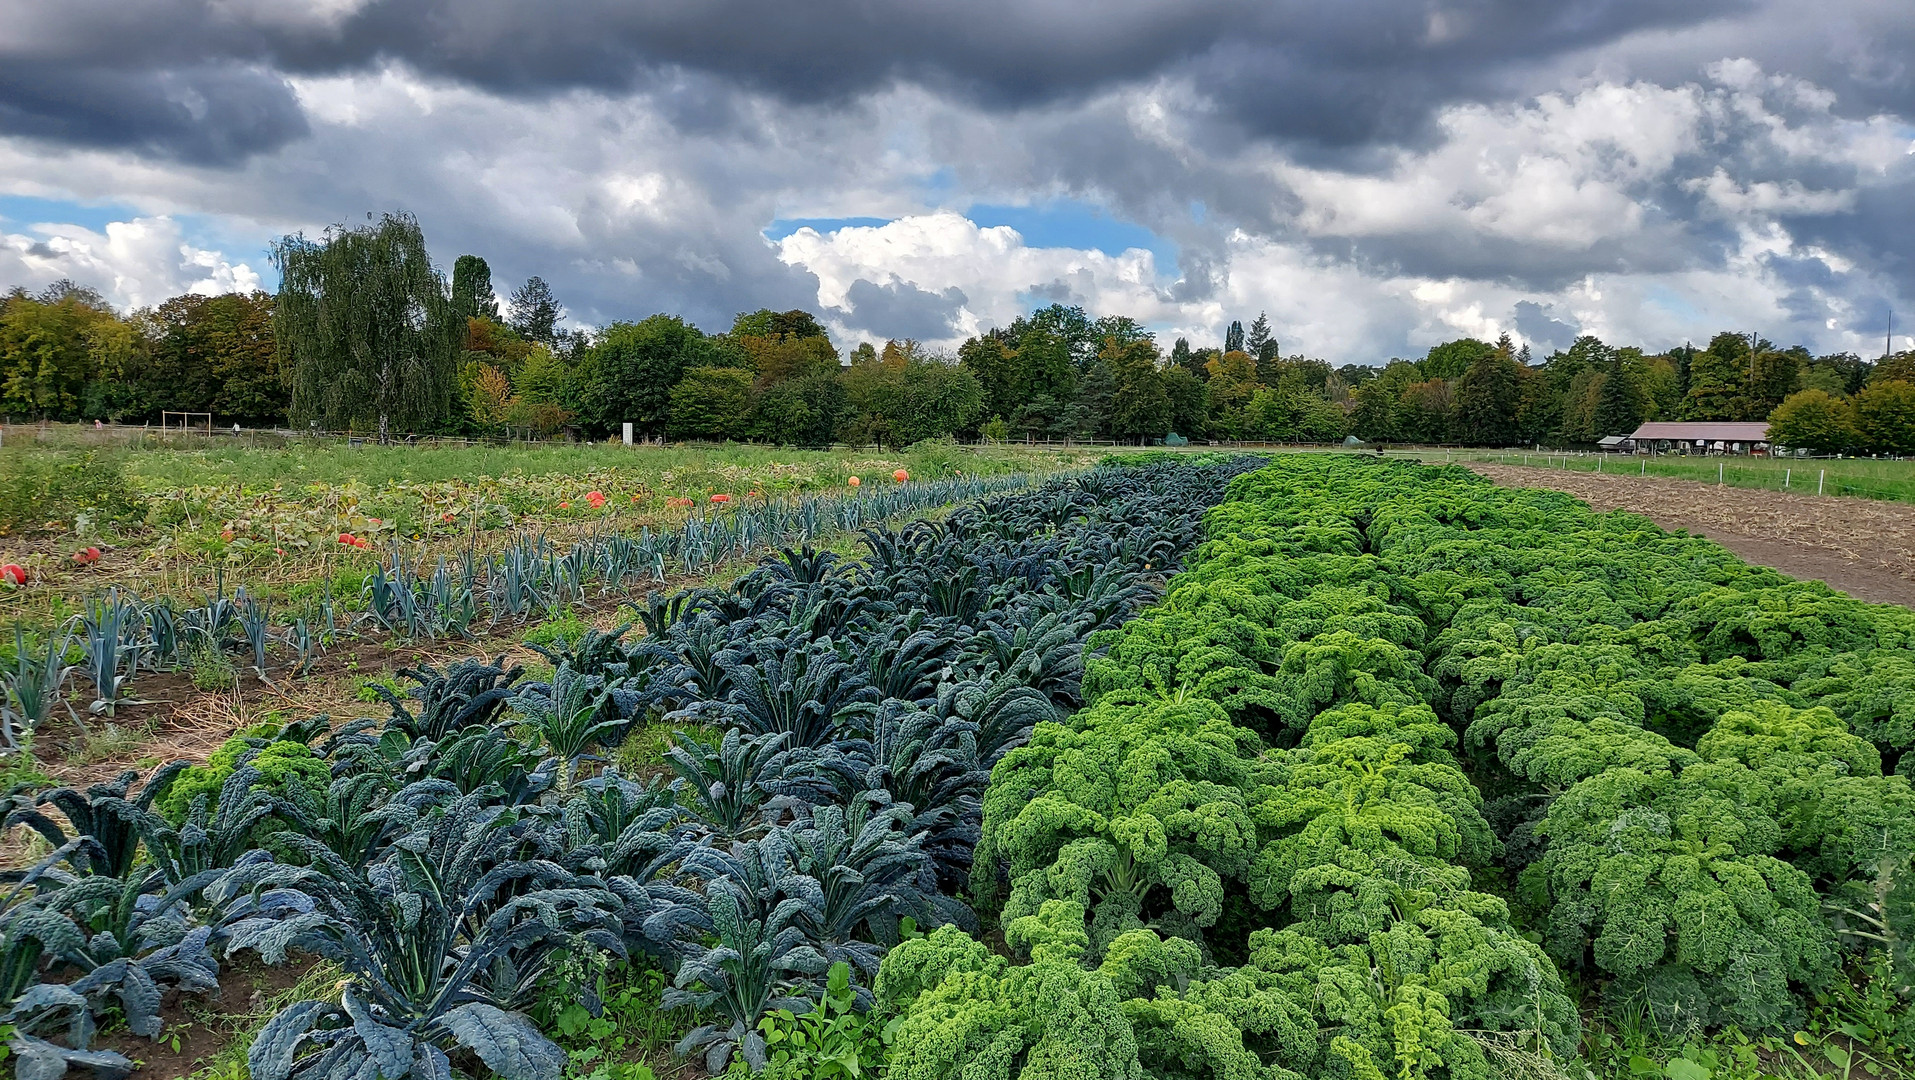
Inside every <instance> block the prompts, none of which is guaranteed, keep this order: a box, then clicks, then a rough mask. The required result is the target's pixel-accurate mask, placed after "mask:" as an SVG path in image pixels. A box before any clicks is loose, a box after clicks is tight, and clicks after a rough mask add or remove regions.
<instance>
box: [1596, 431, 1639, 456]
mask: <svg viewBox="0 0 1915 1080" xmlns="http://www.w3.org/2000/svg"><path fill="white" fill-rule="evenodd" d="M1635 448H1636V440H1634V439H1632V438H1630V437H1629V436H1627V435H1604V436H1603V437H1602V438H1600V439H1597V440H1596V449H1598V450H1607V451H1609V452H1610V453H1612V454H1627V453H1630V452H1631V451H1633V450H1635Z"/></svg>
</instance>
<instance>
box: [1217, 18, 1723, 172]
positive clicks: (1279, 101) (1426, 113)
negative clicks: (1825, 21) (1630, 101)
mask: <svg viewBox="0 0 1915 1080" xmlns="http://www.w3.org/2000/svg"><path fill="white" fill-rule="evenodd" d="M1753 6H1754V5H1753V4H1752V3H1750V2H1748V0H1691V2H1688V3H1680V4H1671V3H1668V2H1666V0H1580V2H1577V0H1572V2H1567V3H1536V2H1535V0H1461V2H1457V3H1450V4H1444V5H1433V4H1420V3H1402V2H1398V0H1345V2H1343V3H1336V4H1317V3H1310V4H1308V5H1307V6H1306V5H1305V4H1300V3H1280V4H1274V5H1267V6H1265V7H1264V8H1263V9H1262V10H1261V11H1260V13H1259V14H1258V15H1257V16H1255V17H1254V18H1253V20H1252V21H1251V24H1250V26H1248V27H1246V28H1243V31H1242V32H1240V33H1237V34H1233V35H1231V36H1230V37H1228V38H1226V39H1224V40H1221V41H1219V42H1218V43H1217V45H1216V46H1215V47H1214V48H1213V50H1212V52H1211V55H1209V56H1208V57H1206V58H1205V61H1204V63H1202V64H1199V65H1196V66H1195V67H1194V68H1193V72H1194V74H1195V75H1196V78H1197V85H1198V87H1199V89H1201V90H1203V91H1205V92H1206V93H1207V94H1208V95H1209V97H1210V98H1211V99H1212V100H1213V101H1215V102H1217V104H1218V108H1219V110H1220V111H1221V112H1222V113H1223V114H1225V115H1228V116H1231V117H1234V118H1235V119H1237V120H1238V121H1240V122H1241V123H1242V124H1243V125H1244V126H1245V127H1246V128H1248V129H1249V130H1250V131H1252V132H1253V133H1255V134H1259V135H1267V136H1273V137H1276V138H1279V139H1283V140H1288V141H1294V142H1296V143H1299V144H1302V145H1301V148H1302V149H1306V150H1307V149H1309V148H1313V147H1314V148H1317V149H1319V150H1322V149H1328V150H1333V151H1340V150H1347V149H1349V148H1353V147H1363V146H1366V145H1368V144H1372V143H1377V142H1412V141H1416V140H1417V139H1418V137H1419V136H1421V135H1424V134H1426V131H1427V129H1426V124H1427V121H1428V120H1429V118H1430V117H1431V116H1432V115H1433V114H1434V112H1435V110H1437V109H1439V108H1441V107H1442V106H1444V105H1449V104H1453V103H1455V102H1458V101H1484V100H1492V99H1497V98H1504V97H1507V96H1509V95H1510V93H1511V91H1512V90H1513V89H1515V88H1516V86H1517V84H1518V77H1519V76H1520V75H1521V74H1522V73H1525V72H1528V71H1530V70H1532V69H1534V68H1536V67H1539V66H1541V65H1544V64H1547V63H1548V62H1549V61H1550V60H1553V59H1555V58H1557V57H1561V56H1566V55H1570V54H1575V53H1579V52H1582V51H1584V50H1587V49H1590V48H1594V47H1596V46H1599V45H1602V44H1605V43H1608V42H1612V41H1615V40H1617V39H1619V38H1622V37H1624V36H1625V35H1629V34H1632V33H1637V32H1641V31H1650V30H1661V29H1669V28H1674V27H1679V26H1685V25H1690V24H1694V23H1699V22H1703V21H1705V20H1708V19H1711V18H1714V17H1716V16H1719V15H1724V14H1728V13H1731V12H1738V11H1746V10H1748V9H1750V8H1751V7H1753Z"/></svg>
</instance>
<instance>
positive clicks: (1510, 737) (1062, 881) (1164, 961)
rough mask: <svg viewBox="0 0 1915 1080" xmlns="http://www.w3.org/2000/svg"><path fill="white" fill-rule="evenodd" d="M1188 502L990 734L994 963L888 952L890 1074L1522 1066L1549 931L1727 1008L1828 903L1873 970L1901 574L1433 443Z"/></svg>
mask: <svg viewBox="0 0 1915 1080" xmlns="http://www.w3.org/2000/svg"><path fill="white" fill-rule="evenodd" d="M1208 523H1209V527H1210V531H1211V537H1212V538H1211V539H1210V540H1209V541H1208V542H1207V543H1206V544H1205V545H1204V547H1203V548H1202V549H1201V554H1200V558H1199V560H1198V561H1197V563H1196V565H1195V566H1194V567H1193V568H1192V569H1190V570H1188V571H1186V572H1184V573H1182V574H1180V575H1178V576H1177V577H1176V578H1175V579H1173V581H1172V582H1171V585H1170V587H1169V590H1168V593H1167V595H1166V597H1165V599H1164V600H1163V601H1162V602H1161V603H1160V604H1158V605H1156V606H1155V607H1154V608H1152V609H1150V610H1148V611H1146V612H1144V613H1142V614H1140V615H1139V616H1138V617H1136V618H1134V619H1132V620H1130V621H1129V622H1127V623H1126V624H1124V626H1123V627H1122V628H1121V629H1120V630H1117V631H1115V632H1113V633H1110V634H1108V635H1105V637H1104V639H1102V640H1103V643H1104V644H1107V645H1108V646H1109V648H1108V652H1107V654H1106V655H1104V656H1103V657H1101V658H1097V659H1094V660H1092V661H1091V663H1090V665H1089V670H1088V672H1087V675H1086V679H1085V695H1086V697H1087V698H1088V699H1089V700H1090V701H1091V704H1090V706H1089V707H1088V708H1087V709H1085V710H1084V711H1082V712H1080V713H1078V714H1077V715H1076V716H1075V717H1073V718H1072V719H1071V720H1070V721H1069V722H1068V723H1065V724H1045V725H1041V726H1040V727H1039V728H1038V729H1037V730H1036V731H1035V733H1034V734H1033V736H1032V738H1031V739H1030V740H1029V742H1028V744H1027V745H1025V746H1024V747H1022V748H1020V749H1017V750H1015V751H1013V752H1011V753H1010V754H1008V755H1007V756H1006V758H1005V760H1004V761H1003V762H1002V763H1001V764H1000V765H999V766H998V768H997V770H996V772H995V773H994V775H993V780H992V784H991V786H990V788H989V789H988V791H987V794H986V796H985V803H984V825H983V834H982V837H981V841H980V844H979V846H978V849H977V858H976V865H975V867H974V877H975V880H976V882H977V885H978V895H979V898H980V899H985V898H987V897H989V896H991V895H992V890H993V886H994V885H998V884H999V883H1000V882H1008V884H1009V886H1010V889H1009V894H1008V896H1007V897H1006V899H1005V900H1004V904H1003V909H1002V917H1003V921H1004V924H1005V928H1006V939H1007V941H1008V942H1009V943H1010V944H1011V945H1012V946H1013V947H1014V948H1018V949H1021V950H1027V951H1029V953H1030V956H1031V960H1032V962H1031V963H1030V964H1028V965H1025V966H1022V967H1012V966H1008V965H1006V964H1005V963H1004V962H1003V961H1002V960H999V959H993V958H991V957H990V956H989V954H988V953H987V952H985V951H984V950H983V949H982V947H981V946H978V945H976V943H974V942H972V941H971V940H970V939H969V938H968V936H966V935H964V934H963V933H962V932H961V931H959V930H957V929H946V930H940V931H938V932H936V933H934V934H933V935H931V937H930V938H928V939H926V940H924V941H920V942H907V943H905V944H904V945H903V946H901V947H900V948H899V949H898V950H895V951H894V952H893V953H892V954H891V955H890V957H888V958H887V959H886V961H885V964H884V967H883V970H882V972H881V974H880V977H879V980H878V984H877V988H876V989H877V993H878V996H879V998H880V999H881V1001H882V1002H883V1003H884V1004H885V1005H886V1006H887V1007H889V1008H892V1009H895V1010H898V1011H899V1012H901V1013H902V1014H903V1016H904V1020H903V1023H902V1025H901V1027H900V1029H899V1034H900V1041H899V1043H898V1045H899V1046H900V1047H901V1048H902V1049H901V1050H900V1051H899V1052H898V1053H897V1055H896V1056H895V1059H894V1063H893V1064H894V1068H893V1074H894V1075H895V1076H898V1077H900V1078H904V1080H931V1078H942V1077H946V1076H952V1075H955V1073H954V1068H955V1066H954V1065H953V1064H952V1063H956V1062H967V1061H987V1062H989V1066H988V1067H987V1068H981V1071H980V1069H973V1070H972V1071H968V1072H966V1073H965V1074H964V1075H965V1076H967V1077H970V1076H973V1075H977V1076H982V1077H999V1076H1002V1077H1013V1076H1022V1077H1024V1078H1026V1080H1038V1078H1050V1077H1070V1076H1078V1075H1106V1076H1145V1075H1148V1076H1152V1077H1162V1078H1171V1077H1198V1076H1216V1077H1224V1076H1229V1077H1291V1076H1294V1075H1297V1074H1302V1075H1313V1076H1314V1075H1338V1076H1351V1077H1364V1078H1370V1077H1375V1076H1379V1075H1381V1073H1382V1072H1385V1071H1387V1072H1390V1073H1392V1074H1394V1075H1397V1076H1400V1077H1405V1078H1410V1077H1422V1076H1448V1077H1452V1078H1461V1077H1481V1076H1487V1075H1491V1074H1492V1073H1494V1072H1502V1071H1508V1070H1510V1069H1512V1068H1514V1069H1519V1070H1527V1071H1531V1072H1535V1071H1537V1070H1547V1069H1548V1068H1550V1067H1552V1064H1551V1063H1552V1062H1553V1063H1562V1062H1564V1061H1566V1060H1567V1059H1569V1058H1571V1057H1572V1056H1573V1054H1574V1053H1575V1049H1576V1045H1577V1035H1578V1030H1579V1022H1578V1017H1577V1013H1576V1010H1575V1008H1574V1006H1573V1004H1572V1003H1571V1002H1570V1001H1569V1000H1568V999H1567V997H1566V996H1565V994H1564V991H1563V987H1562V983H1561V980H1560V978H1559V976H1558V974H1557V972H1558V970H1559V969H1560V968H1562V967H1567V968H1574V969H1579V970H1582V971H1584V972H1586V973H1587V974H1588V976H1589V977H1590V979H1589V981H1593V982H1602V983H1604V984H1605V991H1606V993H1607V994H1609V995H1610V996H1611V997H1612V999H1622V1000H1625V1001H1630V1002H1636V1003H1642V1004H1646V1005H1647V1006H1648V1007H1650V1008H1651V1009H1653V1010H1655V1011H1656V1013H1657V1014H1658V1019H1660V1020H1661V1021H1663V1022H1664V1023H1665V1024H1668V1023H1674V1024H1680V1023H1684V1022H1688V1023H1696V1024H1706V1023H1722V1022H1733V1023H1737V1024H1740V1025H1742V1026H1744V1027H1745V1028H1756V1027H1761V1028H1773V1027H1775V1026H1776V1025H1779V1024H1782V1023H1785V1022H1787V1021H1789V1020H1792V1019H1794V1018H1795V1016H1796V1015H1797V1014H1798V1013H1799V1011H1800V1006H1799V1002H1800V1000H1801V997H1802V992H1803V991H1806V990H1809V989H1812V988H1814V987H1816V986H1818V985H1821V984H1823V983H1825V982H1826V981H1827V980H1828V979H1830V978H1832V977H1834V975H1835V972H1836V966H1837V959H1838V951H1837V950H1838V944H1839V943H1840V941H1841V940H1843V939H1844V938H1846V939H1847V940H1848V941H1849V942H1850V943H1852V944H1853V943H1859V942H1863V941H1866V940H1869V938H1868V935H1871V934H1872V935H1874V936H1875V937H1881V938H1888V939H1890V940H1891V941H1899V942H1901V943H1903V946H1902V947H1903V949H1904V952H1903V955H1901V956H1900V957H1899V958H1898V963H1899V965H1900V966H1899V968H1898V969H1897V970H1899V971H1902V972H1907V971H1909V970H1911V968H1910V965H1909V963H1908V960H1909V958H1908V957H1907V955H1906V952H1905V949H1906V943H1907V942H1908V941H1910V940H1912V939H1915V925H1909V924H1911V923H1915V872H1912V871H1911V867H1910V865H1909V861H1910V858H1911V855H1910V853H1911V852H1915V795H1911V792H1910V789H1909V784H1908V781H1907V779H1906V777H1903V776H1885V775H1884V773H1883V769H1882V764H1883V761H1884V760H1885V759H1887V760H1891V761H1893V760H1896V759H1898V758H1899V760H1900V762H1901V763H1902V767H1903V769H1904V771H1906V769H1907V767H1908V764H1909V761H1910V757H1911V756H1912V755H1910V754H1908V753H1907V751H1908V750H1909V749H1910V743H1911V741H1912V740H1911V738H1910V724H1909V719H1910V712H1912V711H1915V707H1912V706H1911V703H1915V652H1911V651H1910V649H1909V645H1910V644H1911V643H1912V642H1915V615H1911V613H1909V612H1907V611H1905V610H1902V609H1895V608H1882V607H1873V606H1870V605H1865V604H1859V603H1856V602H1854V601H1851V600H1849V599H1847V598H1844V597H1839V596H1836V595H1834V594H1832V593H1831V592H1830V591H1829V590H1828V589H1827V588H1826V587H1824V586H1821V585H1819V584H1813V583H1797V582H1790V581H1788V580H1787V579H1785V578H1782V577H1781V576H1780V575H1777V574H1775V573H1773V572H1772V571H1767V570H1763V569H1759V568H1752V567H1748V566H1746V565H1744V564H1742V563H1741V562H1739V561H1738V560H1736V559H1735V558H1734V557H1733V556H1731V555H1729V554H1728V553H1727V552H1725V551H1723V550H1722V549H1721V548H1719V547H1717V546H1716V545H1713V544H1710V543H1707V542H1706V541H1702V540H1700V539H1696V538H1690V537H1685V536H1679V535H1677V536H1672V535H1670V534H1667V533H1664V532H1662V531H1661V530H1659V529H1656V528H1655V527H1654V526H1653V525H1651V524H1650V523H1648V522H1646V521H1643V520H1641V519H1639V518H1632V517H1628V516H1625V515H1608V516H1602V515H1596V514H1593V513H1592V512H1590V511H1589V509H1588V508H1587V507H1585V506H1582V505H1581V504H1579V503H1576V502H1574V501H1573V500H1570V499H1568V498H1566V497H1562V496H1558V495H1554V494H1550V493H1541V492H1510V491H1502V490H1499V489H1496V488H1493V487H1491V486H1489V485H1488V484H1487V483H1485V482H1484V481H1482V480H1481V479H1480V478H1477V477H1475V476H1473V475H1471V474H1469V473H1467V472H1464V471H1462V470H1441V469H1430V468H1423V467H1417V466H1408V465H1383V464H1379V463H1374V462H1364V461H1359V460H1353V459H1326V458H1292V459H1284V460H1283V461H1282V462H1281V463H1280V464H1276V465H1273V466H1271V467H1270V468H1268V469H1266V470H1263V471H1261V472H1259V473H1257V474H1255V475H1253V476H1250V477H1246V478H1243V479H1240V480H1238V481H1237V482H1236V484H1235V485H1234V486H1233V488H1232V498H1231V499H1230V500H1229V501H1227V502H1226V503H1225V504H1223V505H1222V506H1220V507H1218V508H1217V509H1215V510H1213V511H1212V512H1211V514H1210V515H1209V518H1208ZM1851 726H1852V728H1853V730H1851ZM1856 731H1859V732H1862V733H1863V734H1864V735H1865V736H1866V737H1862V736H1858V735H1857V734H1855V733H1854V732H1856ZM1459 736H1460V737H1461V738H1460V741H1461V742H1462V744H1463V746H1464V747H1465V750H1464V751H1463V752H1464V753H1466V754H1467V755H1468V756H1467V758H1459V757H1458V745H1459ZM1465 764H1467V765H1468V767H1469V770H1470V771H1469V773H1467V774H1466V773H1465V772H1464V771H1463V768H1462V767H1461V766H1463V765H1465ZM1472 776H1473V777H1474V778H1475V780H1476V783H1475V784H1473V783H1472V782H1471V777H1472ZM1477 784H1480V785H1481V786H1482V790H1483V792H1486V793H1487V794H1488V795H1489V796H1491V798H1490V800H1489V801H1488V802H1487V803H1486V802H1485V800H1484V797H1483V794H1482V793H1479V789H1478V786H1477ZM1485 811H1487V813H1486V812H1485ZM1492 822H1493V823H1494V824H1492ZM1510 871H1515V873H1513V874H1512V873H1510ZM1818 894H1819V895H1818ZM1825 903H1826V906H1827V909H1828V910H1829V911H1830V912H1831V913H1832V916H1833V917H1832V920H1829V919H1825V918H1824V905H1825ZM1897 913H1899V914H1897ZM1898 918H1899V919H1900V920H1901V924H1900V925H1898V926H1897V925H1889V924H1890V923H1893V922H1894V921H1895V920H1896V919H1898ZM1532 940H1536V941H1540V942H1542V947H1538V946H1537V945H1534V944H1531V941H1532ZM1902 978H1904V979H1906V975H1903V976H1902ZM1065 999H1067V1000H1068V1001H1069V1002H1071V1007H1070V1008H1061V1007H1060V1006H1059V1004H1058V1003H1059V1001H1060V1000H1065Z"/></svg>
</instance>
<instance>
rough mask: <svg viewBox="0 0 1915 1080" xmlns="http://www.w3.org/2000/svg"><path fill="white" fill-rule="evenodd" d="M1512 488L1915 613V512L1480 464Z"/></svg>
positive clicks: (1825, 498) (1887, 505) (1835, 499)
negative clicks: (1706, 542)
mask: <svg viewBox="0 0 1915 1080" xmlns="http://www.w3.org/2000/svg"><path fill="white" fill-rule="evenodd" d="M1470 468H1472V469H1475V470H1476V471H1477V472H1479V473H1482V474H1483V475H1484V476H1487V477H1489V478H1490V479H1491V480H1494V481H1495V482H1497V483H1498V484H1501V485H1503V486H1505V487H1532V488H1548V489H1550V490H1554V491H1563V492H1568V493H1569V494H1571V495H1574V496H1576V497H1577V498H1579V499H1581V500H1583V501H1584V502H1587V503H1588V504H1589V505H1590V506H1592V507H1594V508H1595V509H1597V510H1603V511H1608V510H1627V511H1629V512H1631V513H1636V514H1641V515H1643V516H1644V517H1646V518H1649V519H1650V520H1651V521H1654V522H1655V523H1656V524H1658V525H1660V526H1662V527H1663V528H1665V529H1671V530H1674V529H1683V530H1687V531H1688V532H1689V533H1690V535H1693V536H1703V537H1707V538H1708V539H1710V540H1714V541H1715V542H1716V543H1718V544H1721V545H1722V546H1723V547H1726V548H1728V549H1729V550H1730V551H1733V552H1735V553H1736V554H1737V555H1739V556H1741V557H1742V558H1743V559H1744V560H1746V561H1748V562H1750V563H1754V564H1756V565H1760V566H1770V567H1774V568H1775V569H1777V570H1780V571H1782V572H1783V573H1785V574H1788V575H1789V576H1791V577H1796V578H1812V579H1815V580H1818V581H1826V582H1828V583H1829V585H1830V586H1832V587H1833V588H1836V589H1839V590H1841V591H1842V592H1845V593H1847V594H1849V595H1850V596H1853V597H1855V598H1856V599H1858V600H1867V601H1870V602H1872V603H1880V604H1901V605H1903V606H1904V607H1915V506H1911V505H1908V504H1906V503H1893V502H1879V501H1876V500H1872V499H1856V498H1844V497H1842V496H1836V495H1796V494H1792V493H1785V492H1779V491H1757V490H1752V489H1749V488H1734V487H1717V486H1715V485H1714V484H1705V483H1697V482H1695V481H1692V480H1671V479H1665V478H1659V477H1638V476H1628V475H1617V474H1610V473H1582V472H1564V471H1560V470H1555V469H1538V468H1528V467H1524V466H1520V465H1495V464H1472V465H1471V466H1470Z"/></svg>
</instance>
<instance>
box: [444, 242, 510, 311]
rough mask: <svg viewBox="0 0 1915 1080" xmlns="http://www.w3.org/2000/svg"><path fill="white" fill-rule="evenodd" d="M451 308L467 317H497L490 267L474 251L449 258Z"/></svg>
mask: <svg viewBox="0 0 1915 1080" xmlns="http://www.w3.org/2000/svg"><path fill="white" fill-rule="evenodd" d="M452 308H453V310H454V311H457V312H458V313H459V315H460V316H461V317H463V318H467V319H491V320H492V321H493V322H497V321H498V319H499V302H498V301H497V300H496V299H494V298H493V296H492V268H491V267H490V266H487V265H486V262H485V260H484V259H481V258H480V257H478V256H477V255H461V256H459V257H458V258H457V259H454V260H453V262H452Z"/></svg>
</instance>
